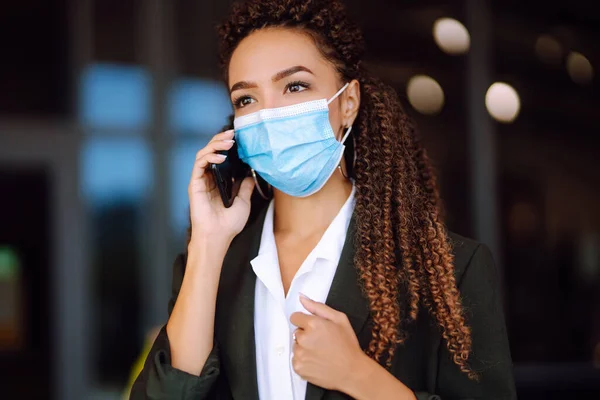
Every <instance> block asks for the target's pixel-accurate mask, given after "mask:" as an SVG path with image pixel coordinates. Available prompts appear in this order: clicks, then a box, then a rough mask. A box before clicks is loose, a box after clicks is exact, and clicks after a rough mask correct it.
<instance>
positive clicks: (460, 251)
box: [448, 231, 494, 285]
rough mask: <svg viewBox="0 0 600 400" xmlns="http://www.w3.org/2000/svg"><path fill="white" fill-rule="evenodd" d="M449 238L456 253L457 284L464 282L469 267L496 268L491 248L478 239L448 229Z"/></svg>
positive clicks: (453, 251) (454, 253) (455, 270)
mask: <svg viewBox="0 0 600 400" xmlns="http://www.w3.org/2000/svg"><path fill="white" fill-rule="evenodd" d="M448 239H449V240H450V245H451V247H452V253H453V255H454V274H455V278H456V283H457V285H460V283H461V282H462V280H463V278H464V275H465V272H466V271H467V269H471V268H472V265H476V267H475V268H480V269H481V268H486V267H487V268H488V269H489V268H494V266H493V264H494V261H493V257H492V253H491V251H490V249H489V248H488V247H487V246H486V245H485V244H484V243H481V242H478V241H477V240H474V239H470V238H467V237H464V236H461V235H459V234H457V233H455V232H451V231H448Z"/></svg>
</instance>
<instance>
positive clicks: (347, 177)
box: [338, 125, 356, 179]
mask: <svg viewBox="0 0 600 400" xmlns="http://www.w3.org/2000/svg"><path fill="white" fill-rule="evenodd" d="M351 131H352V125H350V126H349V127H348V130H347V131H346V133H345V134H344V137H342V141H341V142H340V143H342V144H344V142H346V139H347V138H348V136H349V135H350V132H351ZM352 144H353V146H352V147H353V149H354V158H353V160H352V170H354V164H356V142H355V141H354V136H352ZM338 169H339V170H340V173H341V174H342V176H343V177H344V178H346V179H350V177H349V176H347V175H346V174H344V171H343V170H342V161H341V160H340V163H339V164H338Z"/></svg>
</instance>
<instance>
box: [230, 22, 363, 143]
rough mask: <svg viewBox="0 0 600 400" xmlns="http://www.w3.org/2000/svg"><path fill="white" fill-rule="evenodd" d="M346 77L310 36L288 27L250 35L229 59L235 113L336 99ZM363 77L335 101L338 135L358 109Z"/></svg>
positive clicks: (333, 120)
mask: <svg viewBox="0 0 600 400" xmlns="http://www.w3.org/2000/svg"><path fill="white" fill-rule="evenodd" d="M345 83H346V82H342V81H340V79H339V77H338V73H337V71H336V70H335V68H334V66H333V65H332V64H331V63H329V62H328V61H327V60H326V59H325V58H323V56H322V55H321V53H319V50H318V49H317V47H316V45H315V43H314V41H313V40H312V39H311V38H310V36H308V35H306V34H303V33H301V32H299V31H296V30H292V29H285V28H268V29H261V30H258V31H256V32H253V33H252V34H250V35H249V36H248V37H246V38H244V39H243V40H242V41H241V42H240V44H239V45H238V47H237V48H236V49H235V51H234V52H233V54H232V57H231V61H230V63H229V82H228V84H229V90H230V95H231V101H232V103H233V107H234V110H235V116H236V117H239V116H242V115H246V114H250V113H253V112H255V111H258V110H261V109H263V108H275V107H282V106H288V105H292V104H296V103H301V102H305V101H309V100H317V99H323V98H326V99H328V100H329V99H330V98H331V97H332V96H333V95H334V94H335V93H336V92H337V91H338V90H339V89H340V88H341V87H342V86H343V85H344V84H345ZM359 96H360V94H359V88H358V82H357V81H352V83H351V84H350V85H349V86H348V87H347V88H346V90H345V91H344V93H342V94H341V95H340V96H339V97H337V99H336V100H334V101H333V102H332V103H331V104H330V105H329V121H330V123H331V126H332V127H333V129H334V132H336V134H337V136H338V138H339V137H340V134H341V132H342V130H343V128H344V127H346V126H350V125H352V123H353V122H354V119H355V118H356V113H357V112H358V104H359Z"/></svg>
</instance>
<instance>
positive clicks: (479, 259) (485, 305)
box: [415, 244, 517, 400]
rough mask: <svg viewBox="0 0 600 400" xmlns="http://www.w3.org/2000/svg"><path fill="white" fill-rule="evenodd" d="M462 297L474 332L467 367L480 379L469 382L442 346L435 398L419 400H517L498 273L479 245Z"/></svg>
mask: <svg viewBox="0 0 600 400" xmlns="http://www.w3.org/2000/svg"><path fill="white" fill-rule="evenodd" d="M459 292H460V296H461V299H462V303H463V307H464V310H465V318H466V320H467V323H468V325H469V326H470V328H471V339H472V353H471V356H470V357H469V365H470V366H471V368H472V369H473V370H474V371H475V372H477V373H479V376H480V380H479V382H476V381H473V380H470V379H468V378H467V376H466V375H465V374H464V373H462V372H460V370H459V369H458V367H457V366H456V364H454V362H453V361H452V356H451V355H450V352H449V351H448V348H447V347H446V344H445V342H444V341H442V344H441V345H440V348H439V355H438V373H437V383H436V393H435V394H433V393H425V392H416V393H415V395H416V397H417V399H418V400H450V399H452V400H454V399H461V400H466V399H486V400H487V399H494V400H496V399H498V400H500V399H502V400H504V399H511V400H512V399H516V398H517V394H516V389H515V383H514V376H513V367H512V360H511V356H510V349H509V344H508V335H507V332H506V325H505V322H504V313H503V308H502V300H501V295H500V287H499V279H498V270H497V269H496V266H495V264H494V260H493V258H492V254H491V252H490V250H489V249H488V247H487V246H485V245H484V244H479V245H478V246H477V248H476V249H475V251H474V252H473V255H472V256H471V259H470V261H469V263H468V264H467V266H466V268H465V272H464V273H463V275H462V279H461V280H460V282H459Z"/></svg>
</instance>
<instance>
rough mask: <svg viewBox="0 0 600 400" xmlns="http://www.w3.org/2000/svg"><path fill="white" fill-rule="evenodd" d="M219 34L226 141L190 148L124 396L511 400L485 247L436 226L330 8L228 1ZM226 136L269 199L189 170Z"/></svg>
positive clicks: (405, 133)
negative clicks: (164, 274)
mask: <svg viewBox="0 0 600 400" xmlns="http://www.w3.org/2000/svg"><path fill="white" fill-rule="evenodd" d="M219 33H220V38H221V61H222V64H223V71H224V74H225V81H226V83H227V86H228V88H229V89H230V92H231V99H232V103H233V105H234V109H235V121H234V126H235V133H234V131H233V130H229V131H225V132H222V133H219V134H218V135H216V136H215V137H214V138H213V139H212V140H211V142H210V143H209V144H208V145H207V146H206V147H205V148H204V149H202V150H200V151H199V152H198V154H197V158H196V162H195V165H194V167H193V172H192V177H191V180H190V185H189V198H190V216H191V234H190V239H189V243H188V249H187V252H186V253H185V254H183V255H181V256H179V257H178V258H177V260H176V261H175V265H174V275H173V297H172V300H171V302H170V304H169V311H170V317H169V320H168V323H167V325H166V326H165V328H163V329H162V331H161V333H160V334H159V336H158V338H157V340H156V341H155V343H154V346H153V348H152V350H151V352H150V355H149V356H148V359H147V361H146V364H145V366H144V369H143V371H142V373H141V374H140V376H139V377H138V379H137V381H136V382H135V384H134V387H133V390H132V395H131V398H132V399H143V398H151V399H189V400H191V399H232V398H235V399H257V398H260V399H297V400H298V399H303V398H306V399H309V400H317V399H322V398H324V399H346V398H356V399H415V398H417V399H439V398H442V399H455V398H486V399H492V398H493V399H500V398H502V399H504V398H515V397H516V396H515V389H514V383H513V378H512V367H511V359H510V354H509V348H508V341H507V336H506V330H505V325H504V320H503V316H502V310H501V303H500V299H499V293H498V287H497V276H496V274H497V272H496V270H495V267H494V264H493V261H492V258H491V255H490V252H489V250H488V249H487V248H486V247H485V246H484V245H482V244H478V243H476V242H474V241H472V240H469V239H465V238H462V237H460V236H458V235H455V234H453V233H450V232H447V231H446V229H445V227H444V224H443V220H442V217H441V212H440V208H441V202H440V199H439V195H438V191H437V189H436V182H435V176H434V173H433V172H432V168H431V165H430V162H429V160H428V158H427V155H426V153H425V151H424V150H423V148H422V146H421V144H420V141H419V139H418V137H417V135H416V132H415V130H414V128H413V126H412V124H411V122H410V121H409V119H408V117H407V115H406V114H405V112H404V111H403V110H402V108H401V106H400V103H399V101H398V98H397V95H396V94H395V92H394V91H393V90H392V89H391V88H389V87H388V86H386V85H384V84H383V83H381V82H380V81H379V80H377V79H375V78H373V77H372V76H370V75H369V74H368V73H367V72H366V71H365V70H364V69H363V68H362V67H361V57H362V52H363V49H362V37H361V35H360V33H359V31H358V29H357V28H356V26H355V25H353V24H352V23H351V22H350V21H348V19H347V18H346V14H345V10H344V8H343V6H342V5H341V4H340V2H339V1H337V0H336V1H332V0H256V1H247V2H243V3H240V4H237V5H236V6H234V8H233V11H232V13H231V16H230V17H229V19H228V21H226V22H225V23H224V24H223V25H222V26H221V27H220V29H219ZM234 141H235V142H236V143H237V145H238V154H239V155H240V157H241V158H242V160H243V161H245V162H246V163H247V164H249V166H250V167H251V168H252V169H253V170H254V172H255V173H257V174H258V175H260V176H261V177H262V178H263V179H265V180H266V181H267V183H269V184H271V185H272V189H271V190H270V191H268V190H267V188H266V187H265V188H263V190H261V191H260V192H261V193H262V194H263V195H266V196H267V197H269V198H271V197H272V200H270V201H269V202H263V203H262V204H261V203H260V202H255V201H253V202H251V195H252V193H253V191H254V189H255V186H256V183H255V180H253V179H252V178H250V177H249V178H246V179H245V180H244V181H243V183H242V185H241V188H240V190H239V194H238V196H237V197H236V199H235V201H234V203H233V205H232V207H231V208H224V207H223V203H222V201H221V199H220V197H219V194H218V191H217V189H216V187H215V183H214V181H213V178H212V175H211V174H210V173H208V172H207V169H206V168H207V166H208V165H209V164H210V163H214V164H218V163H221V162H223V160H224V159H225V156H223V155H221V154H218V153H217V152H218V151H221V150H228V149H230V148H231V147H232V146H233V143H234ZM342 143H344V144H345V145H346V146H344V145H343V144H342ZM258 189H259V188H257V190H256V191H254V192H255V193H254V197H255V196H256V195H257V193H258V192H259V190H258ZM267 191H268V193H264V192H267ZM251 205H252V206H251ZM251 211H252V216H251V215H250V214H251ZM247 221H248V222H247Z"/></svg>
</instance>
